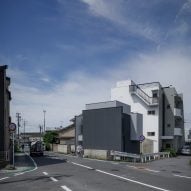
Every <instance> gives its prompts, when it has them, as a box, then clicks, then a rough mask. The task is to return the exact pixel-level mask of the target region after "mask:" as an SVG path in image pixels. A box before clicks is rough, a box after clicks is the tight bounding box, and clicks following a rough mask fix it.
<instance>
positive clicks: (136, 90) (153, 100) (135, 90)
mask: <svg viewBox="0 0 191 191" xmlns="http://www.w3.org/2000/svg"><path fill="white" fill-rule="evenodd" d="M129 92H130V93H131V94H135V95H137V96H138V97H139V98H140V99H141V100H143V101H144V102H145V103H146V104H147V105H149V106H156V105H158V98H157V97H150V96H149V95H147V94H146V93H145V92H144V91H143V90H142V89H141V88H140V87H139V86H137V85H130V86H129Z"/></svg>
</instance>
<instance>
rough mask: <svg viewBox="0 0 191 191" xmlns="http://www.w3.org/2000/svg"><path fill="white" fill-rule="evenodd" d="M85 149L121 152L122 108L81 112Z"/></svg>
mask: <svg viewBox="0 0 191 191" xmlns="http://www.w3.org/2000/svg"><path fill="white" fill-rule="evenodd" d="M83 138H84V142H83V146H84V148H85V149H100V150H117V151H122V108H121V107H116V108H104V109H94V110H84V111H83Z"/></svg>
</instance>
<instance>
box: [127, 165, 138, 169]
mask: <svg viewBox="0 0 191 191" xmlns="http://www.w3.org/2000/svg"><path fill="white" fill-rule="evenodd" d="M126 166H127V167H130V168H136V169H137V167H136V166H131V165H126Z"/></svg>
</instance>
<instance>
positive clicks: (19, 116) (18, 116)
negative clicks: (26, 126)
mask: <svg viewBox="0 0 191 191" xmlns="http://www.w3.org/2000/svg"><path fill="white" fill-rule="evenodd" d="M16 118H17V136H18V147H19V127H20V120H21V114H20V113H16Z"/></svg>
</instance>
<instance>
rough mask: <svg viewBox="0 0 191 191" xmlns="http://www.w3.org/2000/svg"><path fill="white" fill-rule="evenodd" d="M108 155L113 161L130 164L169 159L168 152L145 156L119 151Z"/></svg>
mask: <svg viewBox="0 0 191 191" xmlns="http://www.w3.org/2000/svg"><path fill="white" fill-rule="evenodd" d="M110 155H111V156H112V159H113V160H122V161H132V162H142V163H144V162H149V161H153V160H158V159H161V158H169V156H170V153H169V152H159V153H147V154H132V153H126V152H119V151H110Z"/></svg>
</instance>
